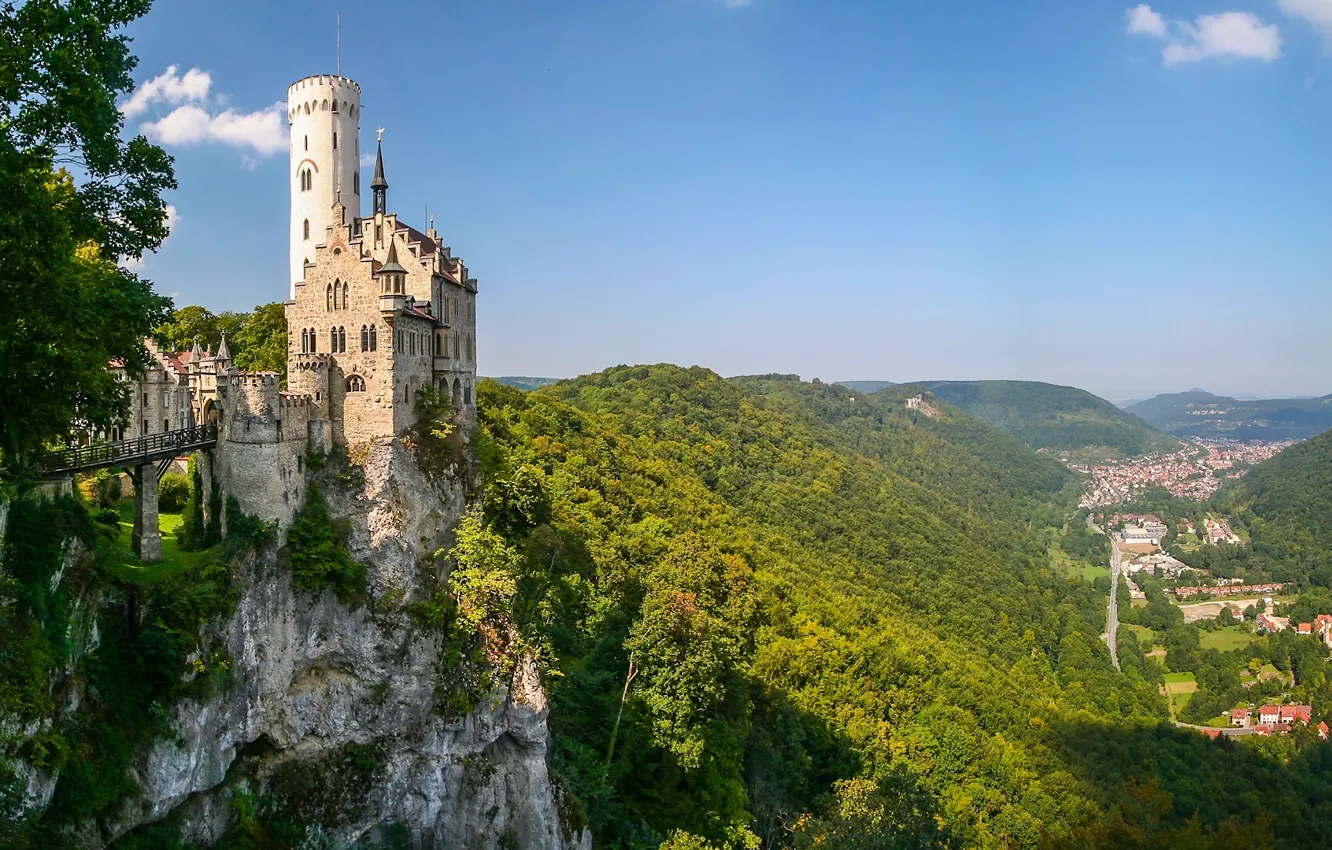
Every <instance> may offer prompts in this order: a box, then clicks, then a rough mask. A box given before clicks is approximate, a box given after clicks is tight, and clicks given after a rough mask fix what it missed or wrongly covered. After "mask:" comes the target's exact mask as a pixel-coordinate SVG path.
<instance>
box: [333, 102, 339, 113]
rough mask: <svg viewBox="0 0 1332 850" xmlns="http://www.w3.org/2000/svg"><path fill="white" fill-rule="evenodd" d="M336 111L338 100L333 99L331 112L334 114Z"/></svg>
mask: <svg viewBox="0 0 1332 850" xmlns="http://www.w3.org/2000/svg"><path fill="white" fill-rule="evenodd" d="M337 112H338V102H337V101H336V100H335V101H333V114H334V115H336V114H337Z"/></svg>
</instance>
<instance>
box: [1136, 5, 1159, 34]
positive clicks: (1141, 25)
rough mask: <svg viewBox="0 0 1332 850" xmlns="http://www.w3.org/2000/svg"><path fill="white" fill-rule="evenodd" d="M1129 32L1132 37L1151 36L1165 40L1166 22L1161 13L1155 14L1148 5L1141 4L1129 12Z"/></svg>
mask: <svg viewBox="0 0 1332 850" xmlns="http://www.w3.org/2000/svg"><path fill="white" fill-rule="evenodd" d="M1128 31H1129V34H1130V35H1150V36H1155V37H1156V38H1165V36H1166V22H1165V18H1163V17H1161V14H1160V13H1159V12H1153V11H1152V7H1151V6H1148V5H1147V4H1146V3H1139V4H1138V5H1136V6H1134V7H1133V8H1132V9H1129V10H1128Z"/></svg>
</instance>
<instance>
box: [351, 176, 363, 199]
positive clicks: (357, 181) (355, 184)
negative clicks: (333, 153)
mask: <svg viewBox="0 0 1332 850" xmlns="http://www.w3.org/2000/svg"><path fill="white" fill-rule="evenodd" d="M352 194H355V195H359V194H361V172H359V171H353V172H352Z"/></svg>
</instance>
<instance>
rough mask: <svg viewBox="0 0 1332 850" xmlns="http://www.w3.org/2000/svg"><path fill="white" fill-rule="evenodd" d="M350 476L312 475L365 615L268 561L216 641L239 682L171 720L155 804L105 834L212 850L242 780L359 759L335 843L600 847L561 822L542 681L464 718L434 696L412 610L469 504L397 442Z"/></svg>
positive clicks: (500, 695)
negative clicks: (161, 830) (362, 576)
mask: <svg viewBox="0 0 1332 850" xmlns="http://www.w3.org/2000/svg"><path fill="white" fill-rule="evenodd" d="M355 460H356V461H357V462H356V463H354V464H351V465H346V466H339V467H338V468H336V469H332V468H330V469H326V470H323V471H321V472H318V473H315V474H314V475H313V476H312V477H313V478H314V480H316V482H317V483H319V484H320V486H321V491H322V492H323V493H324V495H325V497H326V498H327V499H328V501H329V505H330V508H331V510H332V513H333V515H334V516H335V517H345V518H348V519H350V521H351V529H352V530H351V536H350V538H349V542H348V546H349V548H350V550H351V554H352V556H353V558H355V559H356V560H357V561H359V562H361V563H364V564H365V565H366V566H367V567H368V577H367V580H368V585H369V597H370V601H368V602H367V603H365V604H362V605H360V606H356V607H348V606H346V605H343V604H341V603H340V602H339V601H338V600H337V598H336V597H335V595H334V594H333V592H332V591H331V590H326V591H325V592H323V593H322V594H320V595H312V594H309V593H302V592H297V591H294V590H293V588H292V585H291V576H290V571H289V570H287V569H285V568H284V567H283V565H281V564H279V563H278V562H277V561H278V559H277V558H276V557H275V556H273V555H272V554H271V553H270V554H268V555H265V556H260V557H255V558H252V559H251V561H250V563H248V564H246V565H244V566H243V567H242V568H241V570H240V573H241V576H240V582H241V584H242V586H243V595H242V598H241V600H240V603H239V605H238V606H237V608H236V611H235V613H234V615H233V616H232V617H231V618H230V619H228V620H226V621H225V622H222V623H221V624H219V626H218V627H217V631H216V632H215V634H214V635H213V638H214V640H213V645H214V646H222V647H224V648H225V650H226V653H227V654H228V655H229V656H230V664H231V672H230V677H229V681H228V683H227V685H226V686H225V687H224V688H222V689H220V691H219V692H218V694H217V695H216V696H215V697H213V698H212V699H210V700H209V701H207V702H191V701H186V702H183V703H181V704H179V705H177V706H176V708H175V709H174V715H173V717H172V725H173V727H174V731H175V738H176V740H170V739H163V740H160V741H158V742H157V743H156V744H155V745H154V747H153V748H152V749H151V750H150V751H149V752H146V753H144V754H143V755H142V757H141V758H140V759H139V760H138V762H137V764H136V770H137V771H138V779H139V782H140V784H141V785H142V787H143V790H144V793H143V795H142V796H141V797H140V798H139V799H137V800H135V801H132V802H131V803H130V804H128V805H127V806H126V808H125V809H124V810H123V812H122V814H121V817H120V818H119V820H118V822H117V824H115V826H114V827H113V828H112V830H111V832H112V833H113V834H114V835H119V834H122V833H124V832H126V831H128V830H129V829H131V828H133V827H134V826H136V825H138V824H141V823H145V822H149V821H155V820H158V819H161V818H163V817H165V816H166V815H167V814H168V813H171V812H173V811H176V810H180V811H181V813H182V814H183V815H184V817H183V819H182V822H183V824H184V827H183V830H184V831H183V834H182V838H183V839H184V840H189V841H194V842H197V843H200V844H210V843H212V842H213V841H214V840H216V839H217V838H218V837H219V836H220V835H221V834H222V833H223V832H224V831H225V830H226V828H227V827H228V826H229V824H230V821H231V815H230V809H229V806H228V803H227V797H228V795H230V794H231V793H232V790H231V789H232V788H234V787H235V786H236V784H237V782H238V781H241V782H246V781H256V782H258V783H260V784H261V785H262V783H263V782H264V777H265V776H266V775H271V774H272V772H273V771H275V770H281V767H282V765H284V764H291V763H293V762H297V761H299V762H308V761H310V760H313V763H316V764H320V763H322V762H320V761H319V760H320V759H321V758H327V757H330V756H336V754H338V753H339V752H342V751H344V748H346V747H348V746H351V745H363V746H373V747H374V748H375V751H376V752H377V753H378V756H379V757H378V759H377V763H376V766H375V767H374V768H373V769H372V770H370V771H369V774H370V775H369V776H368V777H367V778H366V782H368V787H365V788H360V790H358V791H357V792H356V793H355V795H354V796H355V797H356V799H354V800H350V801H349V804H348V807H347V812H348V814H347V815H346V816H345V817H343V818H342V819H341V820H335V822H334V824H333V825H332V826H331V827H329V829H328V831H327V836H326V837H327V838H329V839H332V840H333V841H334V843H335V845H336V844H342V845H349V844H351V843H354V842H356V841H357V840H360V839H363V838H364V839H372V838H374V837H375V836H376V835H377V834H380V833H382V832H383V831H384V830H385V829H386V828H388V827H390V826H392V827H394V828H396V829H398V830H399V832H398V835H402V834H403V831H405V830H410V834H411V835H412V845H413V846H416V847H424V848H431V847H434V848H445V847H448V848H498V847H505V848H551V850H557V849H558V850H563V848H574V847H580V848H581V847H590V844H591V840H590V836H588V835H586V834H585V833H582V834H578V835H573V834H568V833H567V831H566V829H565V827H564V825H563V824H562V822H561V817H560V812H559V805H558V793H557V791H556V790H555V788H554V787H553V785H552V783H551V779H550V776H549V774H548V772H547V766H546V748H547V740H548V733H547V729H546V712H547V708H546V701H545V696H544V693H543V692H542V690H541V686H540V681H539V679H538V677H537V674H536V671H535V670H534V669H531V668H530V667H528V666H526V665H523V664H519V666H518V670H517V671H516V672H515V674H514V681H513V682H512V683H511V686H510V687H509V688H506V689H503V690H500V691H497V692H496V693H494V694H493V695H492V696H491V697H490V698H489V699H486V700H483V701H482V704H481V705H480V706H479V707H478V708H477V709H476V710H475V711H473V713H471V714H470V715H468V716H466V717H463V718H459V719H454V720H449V719H446V718H445V717H443V716H441V713H440V712H439V711H438V710H437V706H436V697H435V693H436V688H437V685H439V684H440V683H441V681H444V680H447V677H449V676H450V675H451V671H450V669H449V668H448V664H447V663H446V662H442V661H441V652H442V646H441V640H442V639H441V637H440V636H439V635H438V634H434V633H431V632H430V631H428V630H425V629H422V628H420V627H419V626H417V625H416V624H415V623H414V622H413V619H412V618H411V617H410V616H409V615H408V614H407V612H406V605H407V604H408V603H410V602H412V601H415V600H419V599H422V598H424V597H425V596H426V595H428V592H429V589H428V587H427V585H429V584H430V583H431V581H432V579H433V580H438V578H440V576H439V574H438V570H440V569H441V567H440V566H439V565H437V564H436V563H435V559H434V558H433V553H434V552H435V551H436V550H437V549H439V548H446V547H447V546H448V545H450V542H451V534H452V528H453V526H454V525H455V524H456V523H457V521H458V519H459V517H460V516H461V515H462V513H463V510H464V496H463V493H462V490H461V488H460V487H459V486H458V485H457V484H454V483H450V482H447V481H433V480H431V479H429V478H427V476H426V475H425V474H424V473H423V472H422V471H421V469H420V468H419V467H418V466H417V464H416V462H415V460H414V458H413V456H412V454H411V453H410V451H408V450H407V449H406V448H405V447H404V446H403V445H402V443H401V442H399V441H396V440H385V441H380V442H377V443H375V444H373V445H371V446H370V447H369V448H368V452H366V453H365V454H364V455H363V456H360V457H357V458H355ZM241 777H252V778H253V779H249V778H241ZM316 802H318V801H316ZM321 846H323V845H321Z"/></svg>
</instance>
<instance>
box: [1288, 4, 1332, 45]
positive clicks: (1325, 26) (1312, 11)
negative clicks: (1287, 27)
mask: <svg viewBox="0 0 1332 850" xmlns="http://www.w3.org/2000/svg"><path fill="white" fill-rule="evenodd" d="M1277 5H1279V6H1280V7H1281V11H1283V12H1285V13H1286V14H1287V15H1290V16H1291V17H1292V18H1303V19H1304V20H1306V21H1308V22H1309V23H1311V24H1313V25H1314V27H1315V28H1316V29H1317V30H1318V31H1319V32H1321V33H1322V34H1323V38H1325V39H1327V40H1328V43H1329V45H1332V0H1280V2H1279V3H1278V4H1277Z"/></svg>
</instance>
